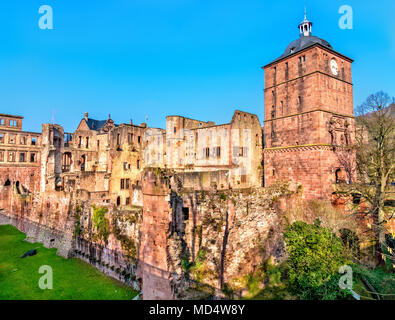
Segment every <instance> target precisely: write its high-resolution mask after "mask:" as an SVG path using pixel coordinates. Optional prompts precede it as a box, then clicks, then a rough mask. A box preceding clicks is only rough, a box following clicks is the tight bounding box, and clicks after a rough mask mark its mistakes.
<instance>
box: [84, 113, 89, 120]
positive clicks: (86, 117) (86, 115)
mask: <svg viewBox="0 0 395 320" xmlns="http://www.w3.org/2000/svg"><path fill="white" fill-rule="evenodd" d="M84 119H85V121H88V112H85V114H84Z"/></svg>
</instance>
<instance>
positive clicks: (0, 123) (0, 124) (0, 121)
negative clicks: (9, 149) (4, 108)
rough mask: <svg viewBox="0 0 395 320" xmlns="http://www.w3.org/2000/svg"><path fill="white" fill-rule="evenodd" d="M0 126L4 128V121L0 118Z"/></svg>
mask: <svg viewBox="0 0 395 320" xmlns="http://www.w3.org/2000/svg"><path fill="white" fill-rule="evenodd" d="M0 126H5V120H4V118H0Z"/></svg>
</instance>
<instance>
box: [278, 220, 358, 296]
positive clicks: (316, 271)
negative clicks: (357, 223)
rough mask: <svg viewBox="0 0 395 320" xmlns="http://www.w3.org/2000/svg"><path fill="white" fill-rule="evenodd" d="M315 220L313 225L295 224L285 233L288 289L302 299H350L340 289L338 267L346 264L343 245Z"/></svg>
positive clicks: (346, 293) (299, 222)
mask: <svg viewBox="0 0 395 320" xmlns="http://www.w3.org/2000/svg"><path fill="white" fill-rule="evenodd" d="M320 224H321V223H320V221H319V220H318V219H317V220H316V221H315V223H314V224H307V223H305V222H301V221H296V222H294V223H293V224H292V225H288V226H287V227H286V232H285V233H284V237H285V242H286V244H287V252H288V255H289V259H288V261H287V274H288V277H289V281H290V284H291V289H292V290H293V291H295V293H297V294H299V295H300V297H301V298H302V299H314V300H315V299H319V300H332V299H340V298H345V297H347V296H348V295H350V292H349V291H347V290H342V289H340V287H339V285H338V282H339V278H340V277H341V274H339V272H338V270H339V267H340V266H342V265H345V264H348V261H346V259H345V258H344V257H343V245H342V241H341V239H340V238H338V237H336V235H335V234H333V233H332V232H331V231H330V230H329V229H328V228H323V227H321V225H320Z"/></svg>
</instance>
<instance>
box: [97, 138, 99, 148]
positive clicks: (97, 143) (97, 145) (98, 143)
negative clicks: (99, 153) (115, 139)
mask: <svg viewBox="0 0 395 320" xmlns="http://www.w3.org/2000/svg"><path fill="white" fill-rule="evenodd" d="M99 148H100V140H97V149H99Z"/></svg>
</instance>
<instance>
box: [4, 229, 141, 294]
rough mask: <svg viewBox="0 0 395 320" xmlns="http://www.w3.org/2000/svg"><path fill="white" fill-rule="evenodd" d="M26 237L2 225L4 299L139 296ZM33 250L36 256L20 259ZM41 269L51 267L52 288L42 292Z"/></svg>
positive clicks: (85, 266) (85, 265) (86, 265)
mask: <svg viewBox="0 0 395 320" xmlns="http://www.w3.org/2000/svg"><path fill="white" fill-rule="evenodd" d="M25 238H26V235H25V234H24V233H22V232H20V231H19V230H18V229H17V228H15V227H14V226H11V225H1V226H0V279H1V281H0V299H1V300H19V299H24V300H30V299H31V300H71V299H72V300H93V299H95V300H114V299H115V300H131V299H133V298H134V297H135V296H136V295H137V293H138V292H137V291H135V290H133V289H131V288H130V287H127V286H125V285H124V284H122V283H121V282H119V281H117V280H115V279H113V278H110V277H107V276H105V275H104V274H102V273H101V272H100V271H98V270H97V269H96V268H94V267H92V266H90V265H89V264H87V263H85V262H83V261H81V260H80V259H76V258H71V259H65V258H63V257H61V256H59V255H57V254H56V251H57V250H56V249H55V248H51V249H47V248H45V247H44V246H43V245H42V244H40V243H29V242H26V241H24V239H25ZM32 249H36V250H37V254H35V255H33V256H28V257H25V258H21V256H22V255H23V254H24V253H25V252H27V251H28V250H32ZM41 266H50V267H51V268H52V276H53V288H52V289H44V290H43V289H40V286H39V280H40V278H41V277H43V276H44V275H45V274H44V273H41V274H40V273H39V269H40V267H41Z"/></svg>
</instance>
